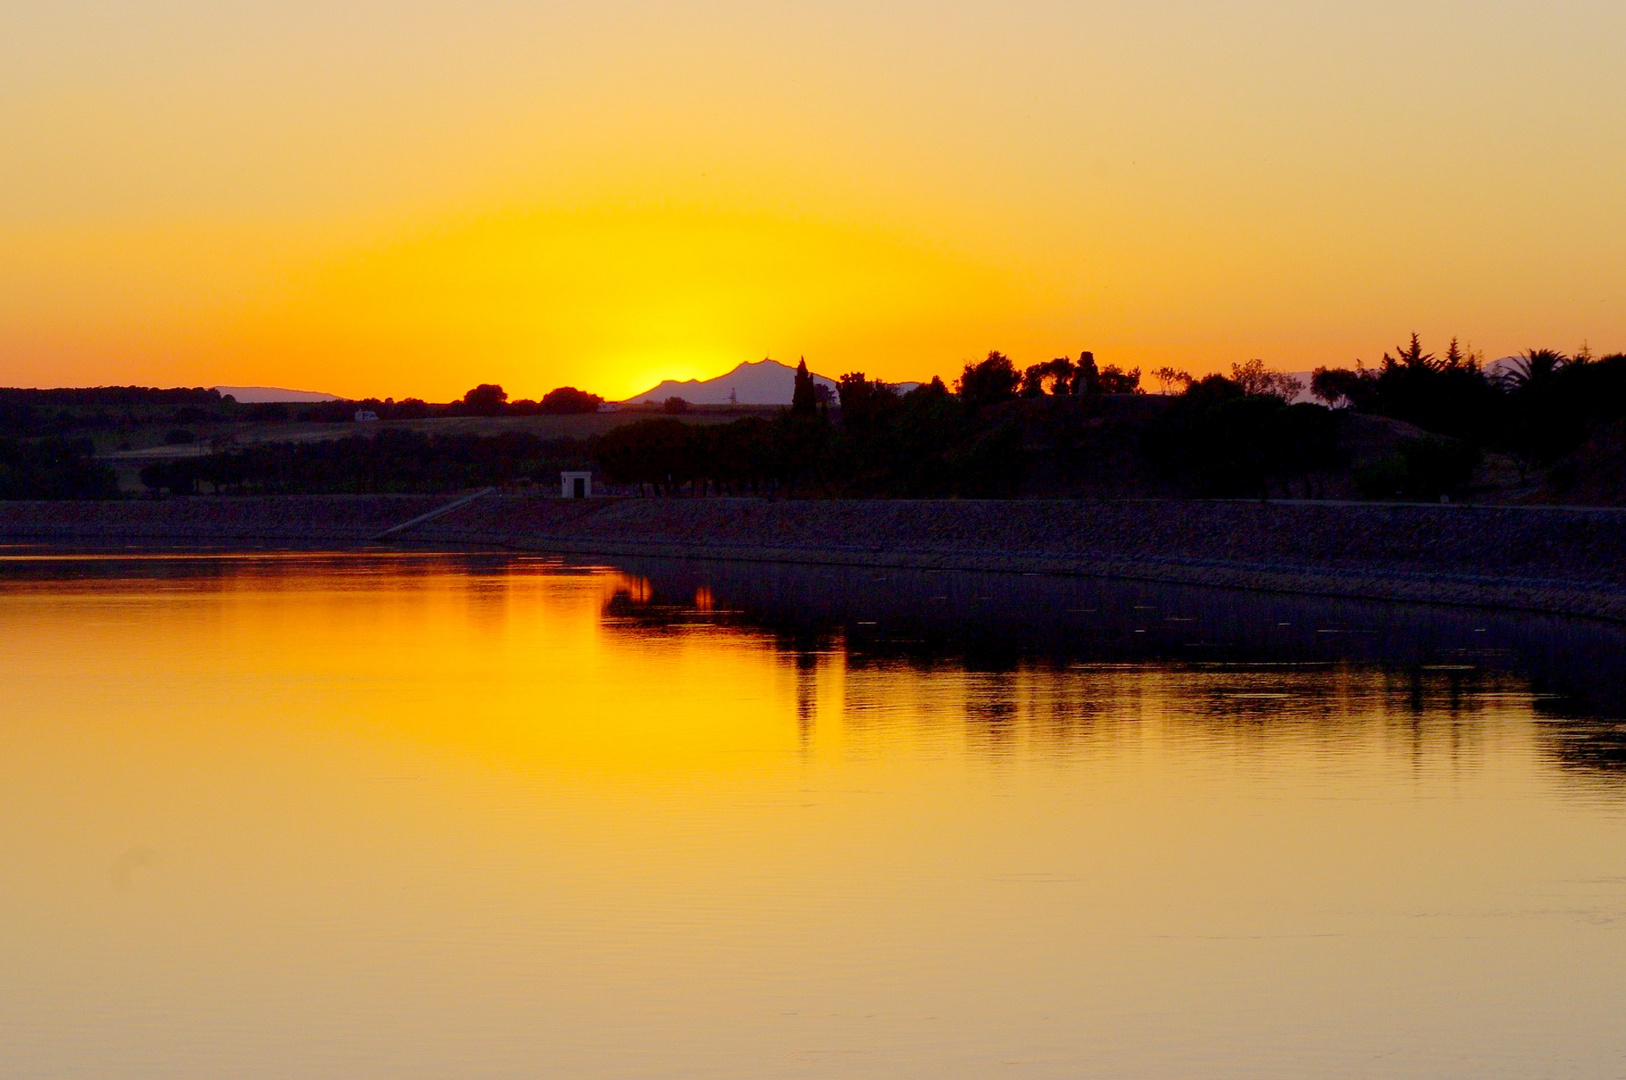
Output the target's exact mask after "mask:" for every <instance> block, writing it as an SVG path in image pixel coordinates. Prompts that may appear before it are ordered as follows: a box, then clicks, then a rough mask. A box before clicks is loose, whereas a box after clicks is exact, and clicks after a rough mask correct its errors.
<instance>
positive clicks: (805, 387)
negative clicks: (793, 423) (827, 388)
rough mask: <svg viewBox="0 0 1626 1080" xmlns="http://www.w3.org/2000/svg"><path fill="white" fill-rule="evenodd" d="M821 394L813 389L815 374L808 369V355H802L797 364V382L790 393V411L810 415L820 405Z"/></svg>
mask: <svg viewBox="0 0 1626 1080" xmlns="http://www.w3.org/2000/svg"><path fill="white" fill-rule="evenodd" d="M818 402H819V396H818V394H817V393H815V392H814V390H813V376H812V374H811V373H809V371H808V370H807V357H805V356H804V357H802V358H801V359H800V360H799V361H797V364H796V382H795V384H794V385H793V387H792V390H791V395H790V411H791V412H793V413H797V414H799V415H808V414H811V413H812V412H813V410H814V409H815V408H816V407H817V406H818Z"/></svg>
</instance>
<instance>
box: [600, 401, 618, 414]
mask: <svg viewBox="0 0 1626 1080" xmlns="http://www.w3.org/2000/svg"><path fill="white" fill-rule="evenodd" d="M598 411H599V412H620V411H621V406H619V405H617V404H616V403H615V402H613V401H601V402H599V403H598Z"/></svg>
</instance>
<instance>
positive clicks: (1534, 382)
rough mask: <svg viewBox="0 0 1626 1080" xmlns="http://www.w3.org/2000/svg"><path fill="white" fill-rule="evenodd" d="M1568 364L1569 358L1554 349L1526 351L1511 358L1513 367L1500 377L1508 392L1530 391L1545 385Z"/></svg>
mask: <svg viewBox="0 0 1626 1080" xmlns="http://www.w3.org/2000/svg"><path fill="white" fill-rule="evenodd" d="M1567 363H1569V358H1568V357H1566V356H1565V355H1564V354H1563V353H1561V352H1558V351H1556V350H1554V349H1526V350H1524V352H1522V353H1520V354H1519V355H1518V356H1516V357H1514V358H1513V366H1512V367H1511V368H1509V369H1508V370H1507V372H1506V373H1505V374H1504V375H1503V376H1502V380H1503V381H1504V382H1505V383H1506V384H1507V386H1508V389H1510V390H1531V389H1534V388H1535V387H1538V386H1540V385H1542V384H1543V383H1545V382H1546V381H1547V380H1548V379H1550V378H1552V376H1553V375H1554V374H1555V373H1556V372H1557V371H1558V369H1559V368H1561V367H1563V366H1564V365H1565V364H1567Z"/></svg>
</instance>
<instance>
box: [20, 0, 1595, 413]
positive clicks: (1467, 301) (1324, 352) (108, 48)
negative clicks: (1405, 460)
mask: <svg viewBox="0 0 1626 1080" xmlns="http://www.w3.org/2000/svg"><path fill="white" fill-rule="evenodd" d="M1622 40H1626V7H1623V6H1622V5H1620V4H1618V3H1604V2H1595V0H1587V2H1569V3H1564V2H1556V3H1555V2H1548V3H1542V4H1535V3H1524V4H1518V3H1515V4H1502V5H1495V6H1493V5H1468V4H1463V3H1443V2H1435V0H1421V2H1409V3H1399V2H1391V3H1377V4H1364V5H1331V4H1307V3H1287V2H1282V0H1240V2H1237V3H1233V4H1227V5H1212V4H1197V3H1192V2H1184V3H1176V2H1156V0H1154V2H1150V3H1138V4H1134V5H1131V4H1125V3H1116V4H1108V3H1087V2H1085V3H1078V2H1071V3H1036V2H1026V3H1024V2H1019V0H1018V2H1011V0H1007V2H1004V3H999V4H993V3H964V2H954V0H948V2H939V3H934V4H925V3H920V2H915V3H893V4H882V5H876V4H873V3H866V4H859V3H830V2H825V3H819V4H811V3H789V2H782V3H774V4H748V3H741V2H736V3H721V2H710V3H700V2H680V0H668V2H664V3H662V2H650V0H644V2H630V0H623V2H616V0H607V2H599V3H594V4H569V3H556V4H518V3H512V2H506V3H496V2H490V0H465V2H460V3H455V4H454V3H451V2H440V0H413V2H405V3H400V2H397V3H388V4H387V3H383V2H381V0H379V2H359V0H326V2H324V3H320V4H318V3H287V2H279V3H270V2H245V3H240V4H234V5H222V4H205V3H202V2H201V0H170V2H166V3H152V4H141V5H135V4H129V3H110V2H84V0H80V2H74V0H65V2H62V3H53V4H50V5H44V4H41V5H22V4H12V5H6V6H4V7H0V146H4V147H5V151H4V153H3V154H0V383H5V384H20V385H64V384H66V385H82V384H87V383H144V384H164V385H170V384H177V383H180V384H188V385H194V384H205V385H207V384H214V383H234V384H247V383H267V384H275V385H284V386H296V387H305V388H312V389H322V390H328V391H331V392H335V393H342V394H348V395H357V396H360V395H367V394H376V395H379V396H386V395H393V396H396V397H403V396H407V395H417V396H422V397H428V398H441V399H444V398H447V397H451V396H454V395H458V394H461V393H462V391H463V390H465V389H467V388H468V387H469V386H470V385H473V384H474V383H475V382H481V381H498V382H501V383H503V384H504V385H505V386H506V387H508V389H509V390H510V392H511V393H512V394H513V395H515V396H538V395H540V394H541V393H543V392H544V391H546V390H548V389H550V388H551V387H553V386H557V385H560V384H564V383H570V384H575V385H579V386H582V387H585V388H588V389H592V390H596V391H598V392H601V393H604V394H606V395H609V396H613V397H621V396H625V395H628V394H631V393H634V392H636V391H639V390H642V389H643V388H644V387H646V386H648V385H649V384H652V383H653V382H655V381H657V380H658V379H660V378H666V377H673V378H684V377H690V376H708V375H713V374H717V373H719V372H721V371H723V370H725V369H727V368H728V367H731V366H733V365H734V364H735V363H738V362H739V361H742V360H754V359H760V358H761V357H763V356H765V355H771V356H774V357H776V358H780V359H785V360H789V361H794V360H795V358H796V357H797V356H800V355H806V357H807V358H808V361H809V363H810V364H811V365H812V366H813V367H814V368H815V369H816V370H819V371H823V372H825V373H828V374H832V375H834V374H840V373H841V372H844V371H848V370H853V369H862V370H865V371H867V372H868V373H870V374H871V375H878V376H882V377H887V378H893V379H903V378H922V377H927V376H930V375H931V374H934V373H936V374H944V375H952V373H953V372H954V371H956V370H957V369H958V367H959V365H960V363H961V362H963V361H964V360H965V359H967V358H970V357H974V356H977V355H980V354H982V353H985V352H986V351H987V350H989V349H992V348H998V349H1002V350H1004V351H1006V352H1008V353H1010V354H1012V355H1013V356H1014V357H1015V358H1016V359H1017V360H1018V361H1019V362H1022V363H1031V362H1033V361H1035V360H1039V359H1044V358H1048V357H1050V356H1053V355H1056V354H1058V353H1060V352H1069V353H1074V354H1076V353H1077V351H1078V350H1079V349H1082V348H1092V349H1094V350H1095V352H1096V354H1097V356H1098V357H1099V358H1100V359H1102V360H1103V361H1105V362H1118V363H1122V364H1128V365H1134V364H1139V365H1142V366H1149V367H1156V366H1160V365H1162V364H1165V363H1173V364H1176V365H1178V366H1182V367H1186V368H1188V369H1190V370H1193V371H1198V372H1201V371H1204V370H1213V369H1219V368H1224V367H1226V366H1227V365H1229V364H1230V363H1231V362H1232V361H1235V360H1241V359H1247V358H1249V357H1254V356H1258V357H1262V358H1264V359H1265V360H1266V361H1267V362H1268V363H1270V364H1272V365H1273V366H1278V367H1283V368H1288V369H1301V368H1306V367H1310V366H1314V365H1316V364H1325V363H1348V362H1350V361H1352V360H1353V359H1354V358H1356V357H1357V356H1359V357H1364V358H1365V359H1367V360H1368V361H1370V360H1374V359H1376V357H1377V355H1378V354H1379V353H1381V351H1382V350H1383V349H1384V348H1386V347H1391V346H1392V345H1393V344H1394V342H1395V341H1396V340H1398V339H1400V338H1402V337H1403V336H1404V335H1405V334H1406V333H1408V332H1409V331H1411V330H1413V329H1416V330H1418V331H1420V332H1422V333H1423V334H1424V336H1425V341H1426V342H1428V343H1432V344H1436V345H1443V343H1444V339H1445V338H1447V337H1449V336H1450V335H1452V334H1459V335H1461V336H1463V337H1464V338H1466V339H1467V340H1469V341H1471V342H1472V344H1473V345H1474V346H1476V347H1478V348H1480V349H1483V350H1484V351H1485V352H1486V353H1487V354H1488V355H1489V356H1492V357H1494V356H1498V355H1503V354H1505V353H1508V352H1512V351H1515V350H1517V349H1520V348H1523V347H1526V346H1530V345H1550V346H1552V347H1557V348H1562V349H1566V350H1569V349H1574V348H1576V347H1577V346H1579V345H1580V344H1581V343H1582V341H1583V340H1585V341H1587V342H1589V343H1590V344H1591V346H1592V347H1593V349H1594V351H1600V352H1601V351H1608V350H1614V349H1626V312H1623V310H1622V304H1621V303H1620V301H1621V300H1622V298H1623V292H1626V290H1623V285H1626V179H1623V178H1626V85H1623V84H1622V83H1621V82H1620V80H1619V78H1618V63H1617V57H1616V55H1615V53H1616V52H1617V51H1618V43H1619V42H1620V41H1622Z"/></svg>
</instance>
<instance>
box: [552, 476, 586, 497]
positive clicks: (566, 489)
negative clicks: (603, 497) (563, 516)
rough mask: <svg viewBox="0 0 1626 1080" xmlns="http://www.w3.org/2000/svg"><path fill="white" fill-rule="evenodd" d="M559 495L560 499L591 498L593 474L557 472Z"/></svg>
mask: <svg viewBox="0 0 1626 1080" xmlns="http://www.w3.org/2000/svg"><path fill="white" fill-rule="evenodd" d="M559 497H560V498H561V499H591V498H592V497H593V474H592V473H591V472H564V471H561V472H560V473H559Z"/></svg>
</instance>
